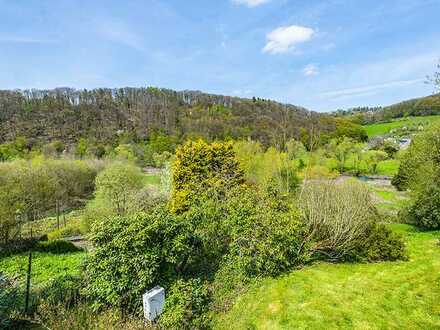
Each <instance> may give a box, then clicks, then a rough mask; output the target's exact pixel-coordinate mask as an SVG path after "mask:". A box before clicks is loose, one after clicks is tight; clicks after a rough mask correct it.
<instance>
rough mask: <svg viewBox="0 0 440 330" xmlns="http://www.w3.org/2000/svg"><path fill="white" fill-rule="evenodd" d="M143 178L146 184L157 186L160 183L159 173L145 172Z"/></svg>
mask: <svg viewBox="0 0 440 330" xmlns="http://www.w3.org/2000/svg"><path fill="white" fill-rule="evenodd" d="M144 180H145V181H144V183H145V184H146V185H153V186H157V185H159V184H160V174H145V179H144Z"/></svg>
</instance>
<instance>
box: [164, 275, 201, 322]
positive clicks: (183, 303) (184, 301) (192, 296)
mask: <svg viewBox="0 0 440 330" xmlns="http://www.w3.org/2000/svg"><path fill="white" fill-rule="evenodd" d="M209 303H210V293H209V289H208V286H207V284H206V283H203V282H202V281H201V280H199V279H190V280H187V281H185V280H182V279H179V280H177V281H176V282H175V283H174V284H173V285H172V286H171V287H170V289H169V290H168V292H167V296H166V300H165V309H164V313H163V314H162V315H161V316H160V323H159V324H160V326H161V327H163V328H165V329H202V328H207V325H208V324H207V323H208V318H207V317H206V316H205V314H206V312H207V311H208V310H209Z"/></svg>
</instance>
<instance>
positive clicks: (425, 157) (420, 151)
mask: <svg viewBox="0 0 440 330" xmlns="http://www.w3.org/2000/svg"><path fill="white" fill-rule="evenodd" d="M439 173H440V125H439V124H436V125H433V126H431V127H430V128H429V129H428V130H426V131H424V132H422V133H420V134H419V135H417V136H416V137H415V138H414V139H413V141H412V143H411V145H410V147H409V148H408V150H407V151H406V152H405V153H404V155H403V157H402V161H401V164H400V167H399V171H398V173H397V175H396V176H395V178H394V179H393V182H392V183H393V184H394V185H395V186H396V187H397V188H398V189H399V190H406V189H410V190H412V191H420V190H423V189H424V187H426V186H427V185H429V184H430V183H431V182H432V181H433V180H434V179H435V178H436V177H437V176H438V175H439Z"/></svg>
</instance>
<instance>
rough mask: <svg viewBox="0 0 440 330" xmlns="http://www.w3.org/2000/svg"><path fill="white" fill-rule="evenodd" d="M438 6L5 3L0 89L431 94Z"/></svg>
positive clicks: (272, 0) (307, 100)
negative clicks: (134, 88)
mask: <svg viewBox="0 0 440 330" xmlns="http://www.w3.org/2000/svg"><path fill="white" fill-rule="evenodd" d="M439 13H440V0H386V1H383V0H368V1H367V0H363V1H361V0H357V1H356V0H329V1H318V0H313V1H302V0H301V1H300V0H216V1H207V0H186V1H183V0H125V1H116V0H114V1H111V0H102V1H98V0H93V1H91V0H0V73H1V74H0V89H12V88H52V87H56V86H70V87H76V88H93V87H123V86H158V87H166V88H172V89H177V90H182V89H195V90H202V91H205V92H211V93H219V94H227V95H237V96H244V97H252V96H259V97H264V98H271V99H275V100H278V101H281V102H288V103H293V104H297V105H302V106H305V107H308V108H310V109H313V110H318V111H327V110H334V109H338V108H347V107H352V106H358V105H386V104H391V103H394V102H397V101H400V100H404V99H408V98H412V97H417V96H422V95H428V94H430V93H432V92H433V87H432V86H430V85H427V84H425V80H426V75H428V74H431V73H433V71H434V69H435V65H436V62H437V61H438V60H439V59H440V25H439V22H438V20H439Z"/></svg>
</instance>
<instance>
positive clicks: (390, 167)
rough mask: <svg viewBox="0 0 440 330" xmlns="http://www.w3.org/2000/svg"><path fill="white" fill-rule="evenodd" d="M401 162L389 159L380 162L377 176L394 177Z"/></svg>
mask: <svg viewBox="0 0 440 330" xmlns="http://www.w3.org/2000/svg"><path fill="white" fill-rule="evenodd" d="M399 165H400V161H399V160H397V159H389V160H384V161H381V162H379V164H377V174H379V175H386V176H394V175H396V174H397V172H398V171H399Z"/></svg>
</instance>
